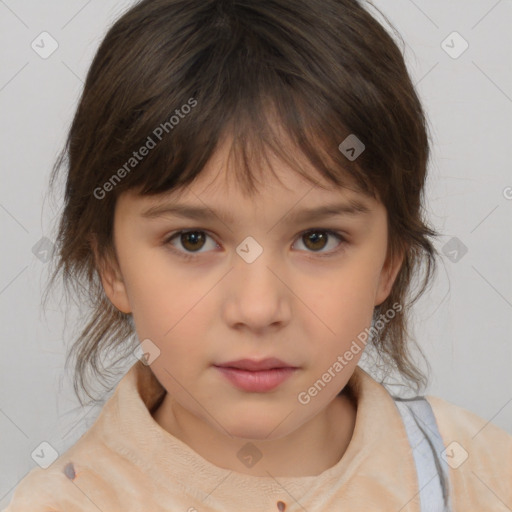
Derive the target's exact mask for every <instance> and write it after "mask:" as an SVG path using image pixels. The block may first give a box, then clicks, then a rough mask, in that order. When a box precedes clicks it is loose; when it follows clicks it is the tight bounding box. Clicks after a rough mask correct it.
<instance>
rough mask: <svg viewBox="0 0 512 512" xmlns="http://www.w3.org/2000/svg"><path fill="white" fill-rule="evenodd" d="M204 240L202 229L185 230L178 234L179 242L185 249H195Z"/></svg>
mask: <svg viewBox="0 0 512 512" xmlns="http://www.w3.org/2000/svg"><path fill="white" fill-rule="evenodd" d="M205 240H206V237H205V236H204V233H203V232H202V231H187V232H184V233H181V234H180V241H181V244H182V246H183V247H184V248H185V249H186V250H187V251H197V250H199V249H201V248H202V247H203V245H204V243H205Z"/></svg>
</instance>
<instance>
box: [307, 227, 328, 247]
mask: <svg viewBox="0 0 512 512" xmlns="http://www.w3.org/2000/svg"><path fill="white" fill-rule="evenodd" d="M303 239H304V241H305V244H304V245H306V247H307V248H308V249H311V250H313V251H318V250H321V249H323V248H324V247H325V245H326V244H327V239H328V236H326V235H325V232H323V231H310V232H309V233H306V234H305V235H303Z"/></svg>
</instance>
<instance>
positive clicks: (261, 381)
mask: <svg viewBox="0 0 512 512" xmlns="http://www.w3.org/2000/svg"><path fill="white" fill-rule="evenodd" d="M215 368H217V369H218V370H220V372H221V373H222V374H224V376H225V377H226V378H227V379H228V380H229V381H230V382H231V383H232V384H234V385H235V386H236V387H237V388H240V389H243V390H244V391H252V392H255V393H262V392H265V391H271V390H272V389H274V388H276V387H277V386H279V385H280V384H282V383H283V382H284V381H285V380H286V379H287V378H288V377H290V376H291V375H292V374H293V372H295V370H296V369H297V368H272V369H271V370H260V371H249V370H240V369H238V368H228V367H226V366H216V367H215Z"/></svg>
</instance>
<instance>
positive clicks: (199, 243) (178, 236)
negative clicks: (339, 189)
mask: <svg viewBox="0 0 512 512" xmlns="http://www.w3.org/2000/svg"><path fill="white" fill-rule="evenodd" d="M332 238H336V239H337V240H338V243H337V244H335V247H334V250H330V251H323V249H325V247H327V246H328V245H329V242H331V240H332ZM208 239H210V240H211V241H212V245H211V247H210V249H215V248H217V247H219V246H218V244H217V243H216V242H215V241H214V240H213V238H212V237H211V236H210V235H208V233H206V231H203V230H189V231H178V232H176V233H173V234H172V235H170V236H169V237H168V238H166V239H165V240H164V242H163V245H165V246H170V247H169V248H170V249H171V250H172V251H173V252H175V253H176V254H178V256H180V257H182V258H185V259H188V260H190V259H193V258H195V257H196V255H197V254H201V253H202V252H207V250H209V249H208V247H207V248H206V250H205V251H201V249H203V248H204V247H205V246H207V243H206V242H207V240H208ZM302 240H305V243H304V242H303V243H304V246H305V247H306V252H312V253H319V255H320V256H322V257H326V256H331V255H332V254H334V253H337V252H338V251H339V250H340V249H336V247H339V246H340V245H341V246H343V245H344V242H345V241H346V240H345V238H344V237H343V236H342V235H341V233H338V232H336V231H332V230H330V229H309V230H308V231H304V232H302V233H301V234H300V235H299V238H298V241H302ZM177 245H181V247H182V248H183V249H180V248H177V247H176V246H177ZM331 245H332V244H331ZM324 253H325V254H324Z"/></svg>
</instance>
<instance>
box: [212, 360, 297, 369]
mask: <svg viewBox="0 0 512 512" xmlns="http://www.w3.org/2000/svg"><path fill="white" fill-rule="evenodd" d="M214 366H218V367H221V368H237V369H239V370H246V371H252V372H257V371H263V370H272V369H275V368H296V367H295V366H293V365H290V364H288V363H285V362H284V361H281V359H277V358H275V357H268V358H266V359H262V360H260V361H257V360H255V359H238V360H237V361H228V362H227V363H222V364H216V365H214Z"/></svg>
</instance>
